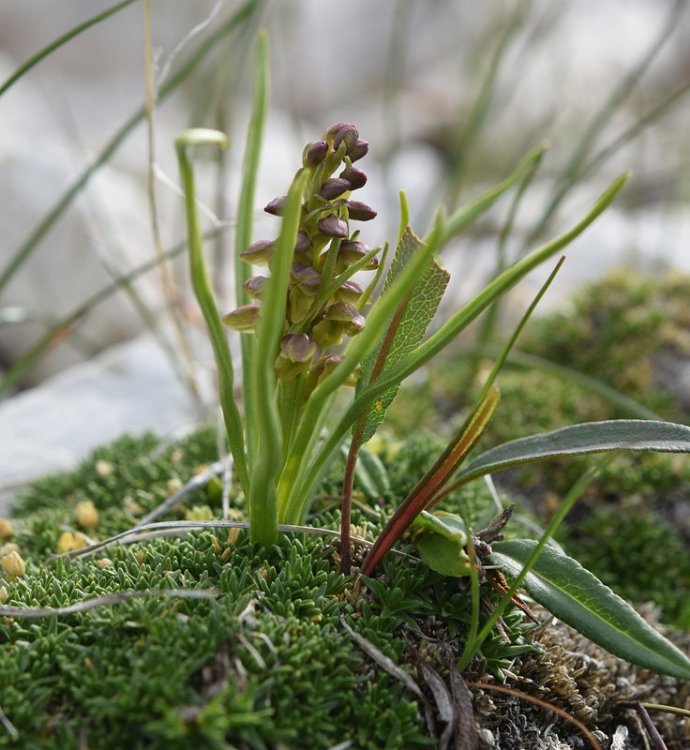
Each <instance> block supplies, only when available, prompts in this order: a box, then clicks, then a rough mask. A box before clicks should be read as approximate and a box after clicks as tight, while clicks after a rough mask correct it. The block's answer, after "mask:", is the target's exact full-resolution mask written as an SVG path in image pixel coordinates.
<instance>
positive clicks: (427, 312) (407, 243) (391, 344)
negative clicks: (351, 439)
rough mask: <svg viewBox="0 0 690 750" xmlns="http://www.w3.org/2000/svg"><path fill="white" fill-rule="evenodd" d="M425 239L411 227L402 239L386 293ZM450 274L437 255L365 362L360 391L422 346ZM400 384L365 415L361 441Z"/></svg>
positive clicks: (373, 429) (376, 423)
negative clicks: (437, 259) (420, 237)
mask: <svg viewBox="0 0 690 750" xmlns="http://www.w3.org/2000/svg"><path fill="white" fill-rule="evenodd" d="M422 246H423V243H422V240H420V239H419V237H417V236H416V235H415V233H414V232H413V231H412V229H410V227H409V226H408V227H407V228H406V229H405V231H404V232H403V234H402V237H401V238H400V242H399V244H398V248H397V250H396V253H395V257H394V258H393V262H392V263H391V267H390V269H389V271H388V274H387V276H386V280H385V282H384V285H383V291H382V294H383V295H385V294H386V293H387V292H388V291H389V289H390V287H391V285H392V283H393V282H394V281H395V279H396V278H397V277H398V276H399V275H400V273H401V272H402V270H403V268H405V266H406V265H407V263H408V261H409V260H410V259H411V258H412V257H413V256H414V255H415V254H416V253H417V252H419V250H421V248H422ZM449 279H450V274H449V273H448V272H447V271H446V270H445V269H443V268H441V266H440V265H439V264H438V262H437V261H436V259H435V258H433V259H432V261H431V263H429V265H428V266H427V268H426V269H425V271H424V272H423V273H422V275H421V277H420V279H419V281H418V282H417V283H416V284H415V286H414V287H413V289H412V291H411V292H410V294H409V295H408V297H407V299H406V300H405V301H404V302H403V303H402V305H401V307H400V308H398V312H396V313H395V314H394V315H393V317H392V320H391V323H390V327H389V330H388V333H387V335H386V336H385V337H384V338H383V340H382V341H381V343H380V344H379V345H378V347H377V348H376V349H375V350H374V351H373V352H372V353H371V354H370V355H369V357H367V359H366V360H365V361H364V362H363V363H362V376H361V378H360V380H359V385H358V391H360V390H361V389H362V387H364V386H366V385H368V384H369V383H370V382H371V381H372V380H375V379H376V378H378V377H379V376H380V375H381V373H383V372H385V371H386V370H388V369H389V368H391V367H393V366H394V365H396V364H398V363H399V362H402V361H403V360H404V359H405V358H406V357H408V356H409V355H410V354H411V353H412V352H413V351H414V350H415V349H416V348H417V346H418V345H419V343H420V342H421V340H422V339H423V338H424V334H425V332H426V329H427V327H428V325H429V323H431V320H432V318H433V317H434V315H435V314H436V310H437V309H438V306H439V304H440V302H441V298H442V297H443V293H444V292H445V290H446V286H447V285H448V280H449ZM398 388H399V384H398V385H394V386H392V387H390V388H389V389H388V390H387V391H386V392H385V393H383V394H381V396H380V397H379V398H377V399H376V401H374V403H373V404H372V406H371V408H370V410H369V413H368V414H367V417H366V423H365V427H364V432H363V436H362V441H363V442H366V441H367V440H369V438H370V437H371V436H372V435H373V434H374V433H375V432H376V430H377V429H378V427H379V425H380V424H381V422H382V420H383V417H384V414H385V412H386V409H387V408H388V407H389V406H390V403H391V401H392V400H393V399H394V398H395V394H396V393H397V392H398Z"/></svg>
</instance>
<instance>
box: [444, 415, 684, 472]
mask: <svg viewBox="0 0 690 750" xmlns="http://www.w3.org/2000/svg"><path fill="white" fill-rule="evenodd" d="M617 450H628V451H656V452H659V453H690V427H686V426H685V425H682V424H675V423H673V422H656V421H651V420H644V419H616V420H610V421H605V422H585V423H583V424H578V425H574V426H572V427H564V428H562V429H560V430H554V431H552V432H544V433H542V434H539V435H531V436H530V437H526V438H519V439H518V440H511V441H510V442H509V443H504V444H503V445H499V446H498V447H497V448H492V449H491V450H488V451H486V452H485V453H482V454H481V455H480V456H478V457H477V458H476V459H475V460H474V461H472V462H471V463H470V464H469V465H468V466H467V467H465V468H464V469H463V470H462V471H461V472H459V473H458V474H457V477H456V480H457V481H456V485H457V484H465V483H466V482H469V481H471V480H472V479H477V478H478V477H482V476H484V475H485V474H491V473H492V472H495V471H502V470H503V469H509V468H511V467H513V466H521V465H522V464H528V463H535V462H538V461H549V460H551V459H554V458H565V457H567V456H578V455H583V454H587V453H607V452H609V451H617Z"/></svg>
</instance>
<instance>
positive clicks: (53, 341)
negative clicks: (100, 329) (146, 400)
mask: <svg viewBox="0 0 690 750" xmlns="http://www.w3.org/2000/svg"><path fill="white" fill-rule="evenodd" d="M227 228H228V227H226V226H221V227H216V228H213V229H209V230H208V231H207V232H205V233H204V235H203V238H204V239H205V240H206V239H213V238H214V237H217V236H218V235H220V234H221V233H222V232H224V231H226V230H227ZM186 249H187V241H186V240H183V241H182V242H178V243H177V244H175V245H173V246H172V247H171V248H170V249H169V250H166V251H165V252H164V256H165V257H166V258H167V259H172V258H176V257H177V256H178V255H181V254H182V253H183V252H184V251H185V250H186ZM157 265H158V259H157V258H152V259H151V260H148V261H146V263H142V264H141V265H140V266H136V267H135V268H133V269H132V270H131V271H128V272H127V273H124V274H122V275H120V276H118V277H117V278H115V279H114V280H113V281H112V282H111V283H110V284H107V285H106V286H104V287H102V288H101V289H99V290H98V291H97V292H95V293H94V294H92V295H91V296H90V297H88V298H87V299H86V300H84V301H83V302H81V303H80V304H79V305H77V307H76V308H74V309H73V310H72V312H70V313H68V314H67V315H65V316H63V317H62V318H60V320H57V321H55V322H54V323H52V324H51V325H50V326H49V327H48V330H47V331H46V332H45V333H44V334H43V336H41V337H40V338H39V339H38V341H36V342H35V343H34V344H32V346H31V347H30V348H29V349H28V350H27V351H26V352H24V354H22V355H21V357H20V358H19V359H18V360H17V361H16V362H14V363H13V364H12V366H11V367H10V369H9V370H7V372H5V373H4V375H3V376H2V378H0V396H2V395H4V394H5V393H6V392H7V391H8V390H9V389H10V388H11V387H12V386H13V385H15V384H16V383H17V382H18V381H19V380H20V379H21V378H22V377H23V376H24V375H25V374H26V373H27V372H28V371H29V370H30V369H31V368H32V367H33V366H34V365H35V364H36V363H37V362H40V361H41V359H42V358H43V357H45V356H46V355H47V354H48V352H50V351H51V350H52V349H53V348H54V347H55V346H58V345H59V344H60V342H61V341H62V340H63V339H65V338H67V337H68V336H69V335H70V333H71V331H72V330H73V329H74V328H75V326H76V325H77V323H79V321H80V320H82V319H83V318H84V317H86V315H88V314H89V313H90V312H91V310H93V309H94V308H95V307H97V306H98V305H100V304H101V303H103V302H105V301H106V300H108V299H110V297H112V296H113V295H114V294H116V293H117V292H118V291H119V290H120V289H126V288H127V287H128V286H129V285H130V284H131V283H132V282H133V281H135V280H136V279H138V278H139V277H140V276H143V275H144V274H145V273H147V272H148V271H151V270H153V269H154V268H155V267H156V266H157Z"/></svg>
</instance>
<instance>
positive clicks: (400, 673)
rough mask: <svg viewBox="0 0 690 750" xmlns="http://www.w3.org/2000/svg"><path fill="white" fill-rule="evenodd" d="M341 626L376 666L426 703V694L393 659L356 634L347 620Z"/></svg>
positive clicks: (342, 621)
mask: <svg viewBox="0 0 690 750" xmlns="http://www.w3.org/2000/svg"><path fill="white" fill-rule="evenodd" d="M340 624H341V625H342V626H343V628H344V629H345V630H346V632H347V634H348V635H349V636H350V638H352V640H353V641H354V642H355V643H356V644H357V645H358V646H359V647H360V648H361V649H362V651H364V653H365V654H366V655H367V656H368V657H369V658H370V659H371V660H372V661H374V662H376V664H378V665H379V667H381V669H383V670H384V671H385V672H388V674H389V675H390V676H391V677H394V678H395V679H396V680H398V682H402V684H403V685H404V686H405V687H406V688H407V689H408V690H409V691H410V692H412V693H414V694H415V695H416V696H417V698H419V699H420V700H421V701H424V702H426V698H425V697H424V693H422V691H421V690H420V688H419V685H417V683H416V682H415V681H414V680H413V679H412V678H411V677H410V675H409V674H408V673H407V672H405V670H404V669H401V668H400V667H399V666H398V665H397V664H396V663H395V662H394V661H393V660H392V659H389V658H388V657H387V656H386V655H385V654H384V653H383V652H382V651H380V650H379V649H378V648H376V646H374V644H373V643H372V642H371V641H368V640H367V639H366V638H365V637H364V636H362V635H360V634H359V633H355V631H354V630H353V629H352V628H351V627H350V626H349V625H348V624H347V622H345V620H344V619H343V618H342V617H341V618H340Z"/></svg>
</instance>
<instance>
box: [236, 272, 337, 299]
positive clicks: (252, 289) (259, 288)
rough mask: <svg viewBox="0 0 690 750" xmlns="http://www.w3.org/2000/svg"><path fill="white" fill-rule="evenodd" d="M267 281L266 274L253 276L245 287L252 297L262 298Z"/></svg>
mask: <svg viewBox="0 0 690 750" xmlns="http://www.w3.org/2000/svg"><path fill="white" fill-rule="evenodd" d="M267 281H268V279H267V278H266V277H265V276H252V278H251V279H247V280H246V281H245V282H244V288H245V289H246V290H247V293H248V294H249V296H250V297H251V298H252V299H261V295H262V294H263V291H264V287H265V286H266V282H267ZM343 286H344V285H343Z"/></svg>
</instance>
